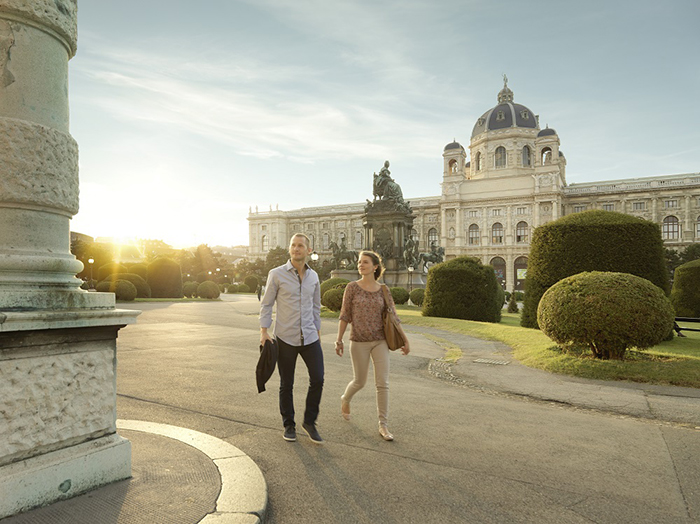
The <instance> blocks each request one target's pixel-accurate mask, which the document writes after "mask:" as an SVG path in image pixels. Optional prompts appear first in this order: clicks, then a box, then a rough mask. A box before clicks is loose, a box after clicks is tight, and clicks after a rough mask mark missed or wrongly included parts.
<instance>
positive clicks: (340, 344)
mask: <svg viewBox="0 0 700 524" xmlns="http://www.w3.org/2000/svg"><path fill="white" fill-rule="evenodd" d="M344 349H345V344H343V341H342V340H336V341H335V352H336V354H337V355H338V356H339V357H342V356H343V350H344Z"/></svg>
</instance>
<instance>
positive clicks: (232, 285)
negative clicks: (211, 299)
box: [226, 284, 238, 293]
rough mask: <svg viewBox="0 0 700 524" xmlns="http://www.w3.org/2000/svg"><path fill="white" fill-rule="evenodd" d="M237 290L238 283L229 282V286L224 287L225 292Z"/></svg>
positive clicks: (235, 291)
mask: <svg viewBox="0 0 700 524" xmlns="http://www.w3.org/2000/svg"><path fill="white" fill-rule="evenodd" d="M237 292H238V284H229V286H228V287H227V288H226V293H237Z"/></svg>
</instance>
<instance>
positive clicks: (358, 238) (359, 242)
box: [355, 231, 362, 249]
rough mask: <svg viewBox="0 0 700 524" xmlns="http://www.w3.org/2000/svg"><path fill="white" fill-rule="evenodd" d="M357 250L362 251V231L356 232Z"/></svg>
mask: <svg viewBox="0 0 700 524" xmlns="http://www.w3.org/2000/svg"><path fill="white" fill-rule="evenodd" d="M355 249H362V231H355Z"/></svg>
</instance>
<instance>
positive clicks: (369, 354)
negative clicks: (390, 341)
mask: <svg viewBox="0 0 700 524" xmlns="http://www.w3.org/2000/svg"><path fill="white" fill-rule="evenodd" d="M357 269H358V271H359V273H360V276H361V278H360V279H359V280H356V281H355V282H350V283H349V284H348V285H347V287H346V288H345V293H344V294H343V307H342V309H341V310H340V321H339V322H338V339H337V340H336V342H335V352H336V353H337V354H338V356H340V357H342V356H343V350H344V349H345V348H344V344H343V335H344V334H345V330H346V329H347V327H348V324H349V323H352V333H351V334H350V359H351V360H352V372H353V379H352V381H350V383H349V384H348V387H347V388H345V393H344V394H343V396H342V397H340V412H341V413H342V415H343V417H344V418H345V419H346V420H350V401H351V400H352V397H353V396H354V395H355V393H357V392H358V391H360V390H361V389H362V388H363V387H364V385H365V383H366V382H367V373H368V371H369V360H370V358H371V359H372V362H373V364H374V382H375V385H376V387H377V414H378V415H379V434H380V435H381V436H382V438H383V439H384V440H394V436H393V435H392V434H391V433H390V432H389V428H388V427H387V416H388V411H389V346H387V344H386V340H384V322H382V311H384V308H385V305H384V293H383V292H382V284H380V283H379V282H377V279H379V277H381V276H382V273H383V272H384V266H383V265H382V261H381V258H380V257H379V255H378V254H377V253H375V252H374V251H361V252H360V258H359V261H358V263H357ZM388 295H389V304H388V307H389V310H390V314H392V315H396V310H395V307H394V301H393V299H392V298H391V293H389V294H388ZM399 330H400V331H401V334H402V335H403V339H404V340H405V341H406V344H405V345H404V346H403V347H402V348H401V352H402V353H403V354H404V355H408V352H409V351H410V348H409V344H408V337H406V334H405V333H404V331H403V329H402V328H401V326H399Z"/></svg>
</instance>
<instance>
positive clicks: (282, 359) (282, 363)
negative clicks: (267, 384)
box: [277, 338, 323, 427]
mask: <svg viewBox="0 0 700 524" xmlns="http://www.w3.org/2000/svg"><path fill="white" fill-rule="evenodd" d="M277 344H278V346H279V355H278V357H277V369H278V370H279V372H280V413H281V414H282V422H283V423H284V426H285V427H287V426H294V425H295V424H294V394H293V389H294V371H295V369H296V365H297V356H298V355H301V358H302V359H303V360H304V363H305V364H306V368H307V369H308V370H309V391H308V392H307V393H306V410H305V411H304V423H305V424H315V423H316V419H317V418H318V409H319V404H320V403H321V392H322V391H323V351H322V350H321V341H320V340H317V341H316V342H312V343H311V344H306V345H305V346H290V345H289V344H287V343H286V342H285V341H284V340H281V339H279V338H278V339H277Z"/></svg>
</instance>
